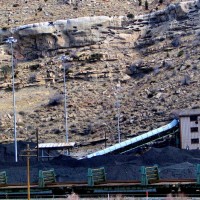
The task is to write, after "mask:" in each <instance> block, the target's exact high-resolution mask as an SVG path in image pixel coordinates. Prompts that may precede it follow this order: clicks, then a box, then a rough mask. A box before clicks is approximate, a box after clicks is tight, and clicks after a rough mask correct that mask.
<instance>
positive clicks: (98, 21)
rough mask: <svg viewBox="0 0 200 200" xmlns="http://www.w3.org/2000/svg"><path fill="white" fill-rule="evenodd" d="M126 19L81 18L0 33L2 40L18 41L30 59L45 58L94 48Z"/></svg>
mask: <svg viewBox="0 0 200 200" xmlns="http://www.w3.org/2000/svg"><path fill="white" fill-rule="evenodd" d="M122 19H123V17H107V16H98V17H82V18H77V19H68V20H58V21H56V22H44V23H37V24H29V25H24V26H20V27H17V28H14V29H12V30H10V31H7V32H6V33H4V31H1V32H0V35H1V40H3V39H4V38H5V37H8V36H9V35H14V36H15V37H16V38H17V39H18V45H17V49H18V53H20V54H21V55H23V56H24V57H26V58H27V59H34V58H37V57H41V56H44V55H45V54H46V52H52V51H56V50H58V49H63V48H70V47H83V46H88V45H93V44H96V43H98V42H101V41H103V40H105V38H106V35H107V33H106V34H105V33H104V29H105V27H106V28H107V27H113V26H115V27H121V24H122Z"/></svg>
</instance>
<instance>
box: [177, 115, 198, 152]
mask: <svg viewBox="0 0 200 200" xmlns="http://www.w3.org/2000/svg"><path fill="white" fill-rule="evenodd" d="M180 129H181V148H182V149H187V148H189V149H197V148H200V116H198V117H197V120H195V121H191V119H190V116H185V117H180ZM195 129H196V130H195ZM198 140H199V141H198Z"/></svg>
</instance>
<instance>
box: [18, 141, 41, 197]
mask: <svg viewBox="0 0 200 200" xmlns="http://www.w3.org/2000/svg"><path fill="white" fill-rule="evenodd" d="M35 151H37V150H36V149H30V147H29V144H27V148H26V149H25V150H22V152H24V153H25V154H24V155H23V154H22V155H20V156H25V157H26V158H27V196H28V200H30V199H31V191H30V157H32V156H37V155H36V154H31V153H33V152H35Z"/></svg>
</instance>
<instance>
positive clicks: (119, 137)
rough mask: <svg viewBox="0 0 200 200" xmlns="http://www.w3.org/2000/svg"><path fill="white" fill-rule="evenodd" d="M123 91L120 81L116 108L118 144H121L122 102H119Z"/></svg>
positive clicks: (117, 89)
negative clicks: (120, 93)
mask: <svg viewBox="0 0 200 200" xmlns="http://www.w3.org/2000/svg"><path fill="white" fill-rule="evenodd" d="M120 89H121V84H120V81H119V82H118V84H117V86H116V93H115V95H116V99H117V102H116V107H117V133H118V142H119V143H120V142H121V133H120V100H119V96H118V95H119V92H120Z"/></svg>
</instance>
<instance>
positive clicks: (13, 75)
mask: <svg viewBox="0 0 200 200" xmlns="http://www.w3.org/2000/svg"><path fill="white" fill-rule="evenodd" d="M5 42H6V43H8V44H10V46H11V54H12V59H11V65H12V92H13V116H14V141H15V162H18V158H17V131H16V108H15V107H16V106H15V73H14V58H13V43H16V42H17V39H15V38H14V37H9V38H8V39H7V40H6V41H5Z"/></svg>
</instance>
